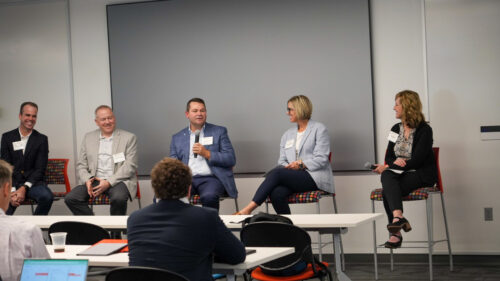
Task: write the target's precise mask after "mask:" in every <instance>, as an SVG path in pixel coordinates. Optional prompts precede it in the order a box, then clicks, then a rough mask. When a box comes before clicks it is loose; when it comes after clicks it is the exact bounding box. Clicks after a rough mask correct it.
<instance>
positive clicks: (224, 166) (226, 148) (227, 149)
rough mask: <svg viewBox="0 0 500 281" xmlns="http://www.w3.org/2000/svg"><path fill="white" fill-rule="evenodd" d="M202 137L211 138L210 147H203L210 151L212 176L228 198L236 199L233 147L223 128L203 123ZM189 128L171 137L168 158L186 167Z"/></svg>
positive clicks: (209, 163) (208, 161)
mask: <svg viewBox="0 0 500 281" xmlns="http://www.w3.org/2000/svg"><path fill="white" fill-rule="evenodd" d="M204 137H213V143H212V144H211V145H205V148H206V149H208V150H210V160H207V163H208V166H209V167H210V170H211V171H212V173H213V174H214V176H215V177H216V178H217V179H218V180H220V181H221V182H222V185H223V186H224V188H225V189H226V192H227V194H228V195H229V196H231V197H233V198H236V197H238V191H237V190H236V183H235V182H234V175H233V166H234V165H235V164H236V156H235V155H234V149H233V145H232V144H231V141H230V140H229V137H228V135H227V129H226V128H225V127H221V126H216V125H213V124H210V123H205V129H204ZM190 149H191V148H190V147H189V128H188V127H186V128H184V129H182V130H181V131H179V132H178V133H177V134H175V135H173V136H172V142H171V143H170V157H172V158H176V159H179V160H181V161H182V162H184V164H186V165H188V163H189V152H190Z"/></svg>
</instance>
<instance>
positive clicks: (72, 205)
mask: <svg viewBox="0 0 500 281" xmlns="http://www.w3.org/2000/svg"><path fill="white" fill-rule="evenodd" d="M104 193H106V194H107V195H108V196H109V203H110V205H111V206H110V210H109V211H110V214H111V215H112V216H123V215H126V214H127V200H128V199H129V198H130V195H129V192H128V189H127V186H126V185H125V184H124V183H123V182H120V183H118V184H116V185H115V186H112V187H110V188H108V190H106V191H105V192H104ZM89 198H90V196H89V194H88V193H87V187H86V186H85V185H79V186H77V187H75V188H73V189H72V190H71V192H70V193H68V194H66V196H65V197H64V203H66V206H68V208H69V209H70V210H71V212H72V213H73V215H75V216H93V215H94V213H93V212H92V210H91V209H90V208H89V205H88V201H89Z"/></svg>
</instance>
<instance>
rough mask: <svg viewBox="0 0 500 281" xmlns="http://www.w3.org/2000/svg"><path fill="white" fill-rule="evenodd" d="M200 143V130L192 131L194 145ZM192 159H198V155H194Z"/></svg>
mask: <svg viewBox="0 0 500 281" xmlns="http://www.w3.org/2000/svg"><path fill="white" fill-rule="evenodd" d="M199 142H200V130H196V131H194V143H199ZM194 158H198V153H195V154H194Z"/></svg>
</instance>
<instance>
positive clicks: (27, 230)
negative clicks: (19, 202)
mask: <svg viewBox="0 0 500 281" xmlns="http://www.w3.org/2000/svg"><path fill="white" fill-rule="evenodd" d="M11 184H12V167H11V165H10V164H9V163H7V162H6V161H4V160H0V225H1V226H2V228H1V230H0V249H1V250H0V277H1V279H2V280H3V281H17V280H19V275H21V268H22V266H23V261H24V259H27V258H50V255H49V253H48V252H47V248H45V243H44V241H43V238H42V231H41V230H40V228H38V227H37V226H35V225H33V224H31V223H28V222H24V221H22V220H19V219H18V218H16V217H15V216H6V215H5V211H7V208H8V207H9V202H10V200H11V194H10V189H11V186H12V185H11Z"/></svg>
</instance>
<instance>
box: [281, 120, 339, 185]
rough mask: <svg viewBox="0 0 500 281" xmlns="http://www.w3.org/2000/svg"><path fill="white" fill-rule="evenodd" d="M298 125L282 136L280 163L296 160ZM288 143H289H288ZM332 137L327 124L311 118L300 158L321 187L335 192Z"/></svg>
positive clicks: (301, 145) (302, 142)
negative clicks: (331, 160)
mask: <svg viewBox="0 0 500 281" xmlns="http://www.w3.org/2000/svg"><path fill="white" fill-rule="evenodd" d="M296 139H297V127H296V126H295V127H293V128H290V129H288V131H286V132H285V133H284V134H283V136H282V137H281V144H280V158H279V160H278V165H281V166H286V165H288V164H289V163H291V162H293V161H296V160H297V157H296V155H295V141H296ZM287 143H288V145H287ZM329 156H330V137H329V136H328V131H327V130H326V127H325V125H323V124H321V123H319V122H315V121H311V120H309V123H307V128H306V130H305V133H304V137H303V138H302V141H301V144H300V148H299V159H302V162H304V165H305V166H306V167H307V169H306V171H307V172H308V173H309V174H310V175H311V177H312V178H313V180H314V182H315V183H316V185H317V186H318V188H319V189H321V190H324V191H327V192H330V193H334V192H335V187H334V185H333V174H332V167H331V166H330V160H329V159H328V158H329Z"/></svg>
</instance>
